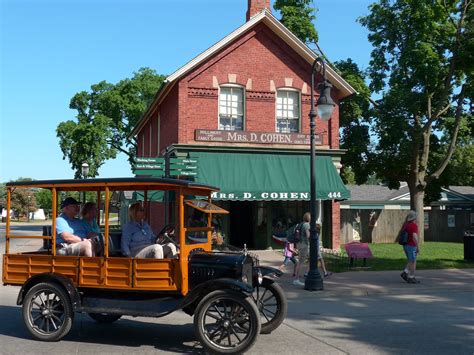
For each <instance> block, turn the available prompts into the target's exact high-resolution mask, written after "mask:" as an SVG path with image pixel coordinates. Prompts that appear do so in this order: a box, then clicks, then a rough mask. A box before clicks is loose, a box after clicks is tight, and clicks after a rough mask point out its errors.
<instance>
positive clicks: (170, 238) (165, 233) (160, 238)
mask: <svg viewBox="0 0 474 355" xmlns="http://www.w3.org/2000/svg"><path fill="white" fill-rule="evenodd" d="M175 230H176V227H175V225H174V224H173V223H169V224H167V225H166V226H164V227H163V228H161V230H160V231H159V233H158V234H157V236H156V239H155V244H164V243H165V242H169V243H173V244H176V241H175V240H174V236H175V234H174V232H175Z"/></svg>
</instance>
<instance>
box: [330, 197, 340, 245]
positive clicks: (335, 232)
mask: <svg viewBox="0 0 474 355" xmlns="http://www.w3.org/2000/svg"><path fill="white" fill-rule="evenodd" d="M331 220H332V223H331V231H332V248H333V249H339V247H340V246H341V204H340V203H339V202H334V201H333V202H332V203H331Z"/></svg>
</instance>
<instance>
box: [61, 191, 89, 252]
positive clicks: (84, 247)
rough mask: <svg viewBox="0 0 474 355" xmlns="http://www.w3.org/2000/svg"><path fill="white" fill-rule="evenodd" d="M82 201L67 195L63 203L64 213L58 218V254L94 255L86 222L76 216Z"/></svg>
mask: <svg viewBox="0 0 474 355" xmlns="http://www.w3.org/2000/svg"><path fill="white" fill-rule="evenodd" d="M79 205H80V203H79V202H78V201H76V199H75V198H73V197H67V198H66V199H65V200H64V201H63V203H62V204H61V208H62V211H63V212H62V213H61V214H60V215H59V216H58V217H57V218H56V248H57V254H58V255H76V256H92V244H91V241H90V240H89V239H87V238H86V237H87V230H86V228H85V225H84V222H83V221H81V220H80V219H78V218H76V216H77V215H78V214H79V209H80V208H79Z"/></svg>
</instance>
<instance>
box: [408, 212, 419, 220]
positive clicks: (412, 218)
mask: <svg viewBox="0 0 474 355" xmlns="http://www.w3.org/2000/svg"><path fill="white" fill-rule="evenodd" d="M416 215H417V213H416V211H413V210H412V211H410V212H408V216H407V222H409V221H414V220H415V219H416Z"/></svg>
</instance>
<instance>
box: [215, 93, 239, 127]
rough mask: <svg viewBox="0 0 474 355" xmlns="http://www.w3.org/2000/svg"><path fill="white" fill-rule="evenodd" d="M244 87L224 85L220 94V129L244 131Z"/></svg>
mask: <svg viewBox="0 0 474 355" xmlns="http://www.w3.org/2000/svg"><path fill="white" fill-rule="evenodd" d="M243 97H244V89H243V88H241V87H234V86H229V87H228V86H223V87H221V88H220V94H219V129H221V130H226V131H242V130H243V129H244V99H243Z"/></svg>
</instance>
